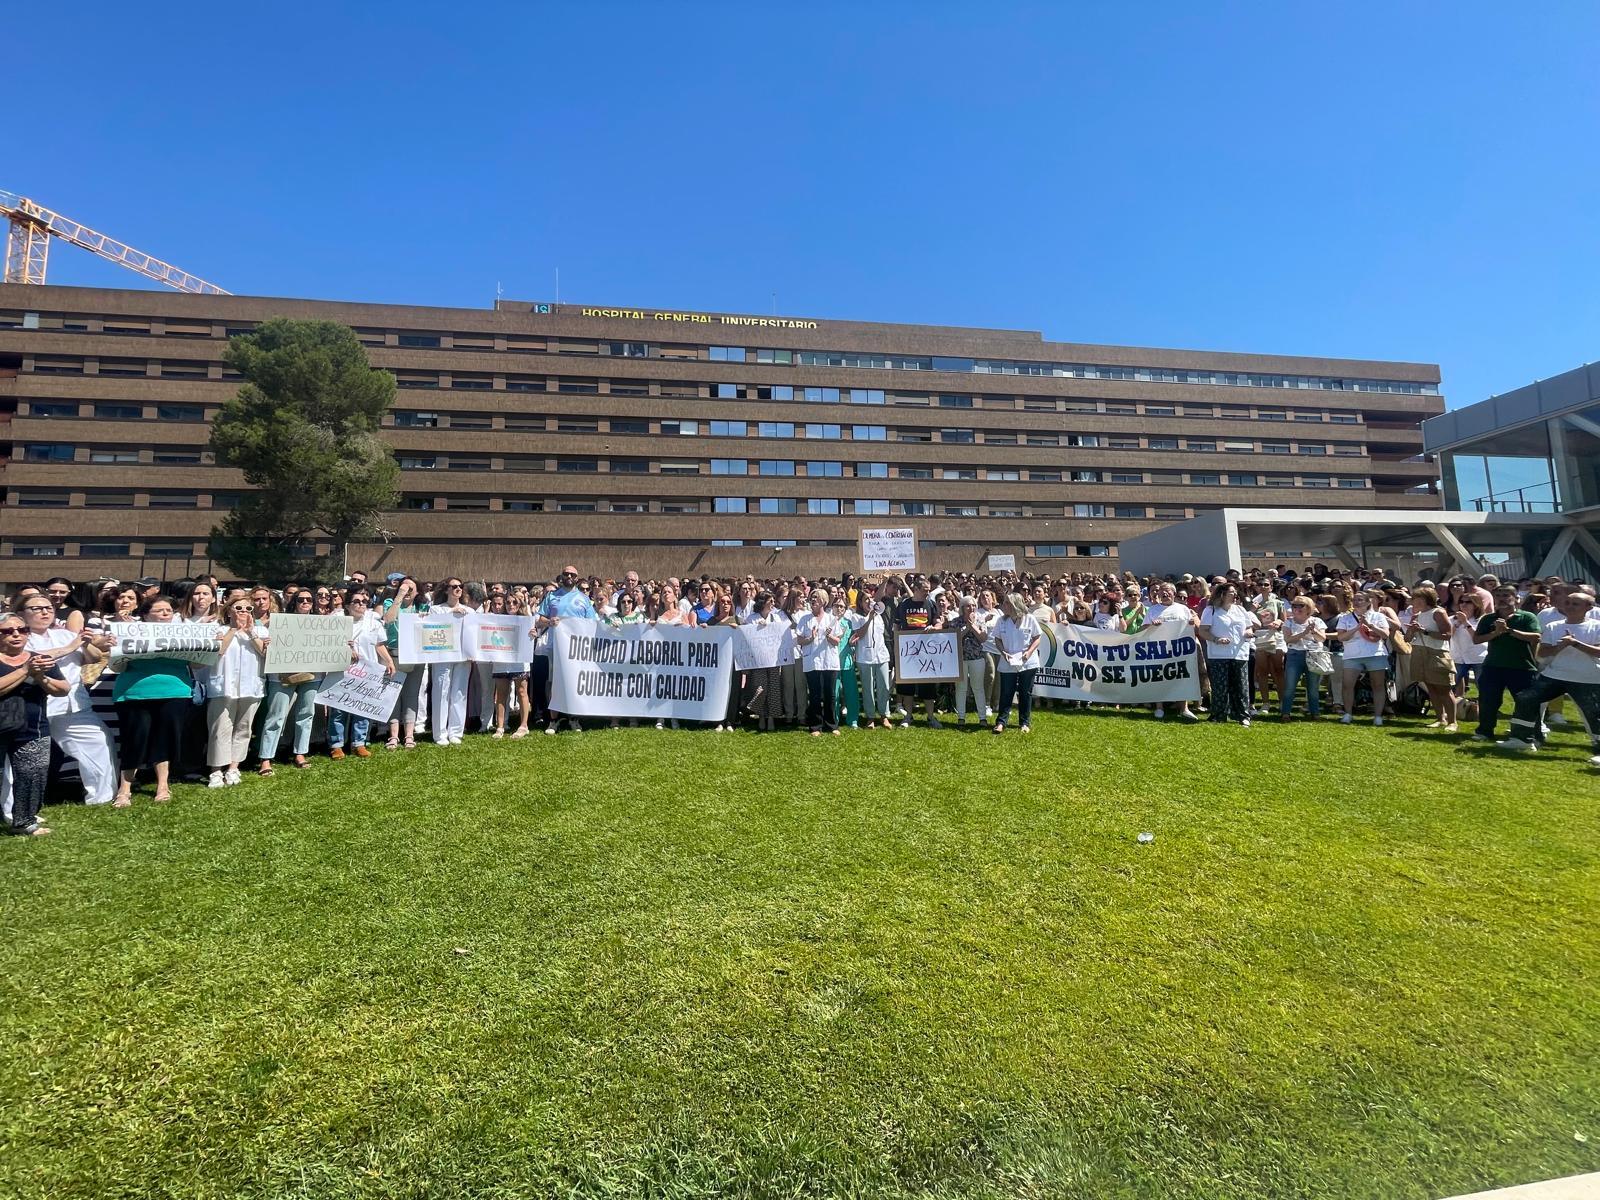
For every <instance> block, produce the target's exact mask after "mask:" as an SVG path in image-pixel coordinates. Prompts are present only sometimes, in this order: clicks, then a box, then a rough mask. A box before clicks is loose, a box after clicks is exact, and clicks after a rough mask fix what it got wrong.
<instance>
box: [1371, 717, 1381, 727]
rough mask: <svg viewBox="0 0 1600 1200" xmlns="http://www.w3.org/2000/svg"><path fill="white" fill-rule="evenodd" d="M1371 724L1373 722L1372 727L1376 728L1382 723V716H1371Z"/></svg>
mask: <svg viewBox="0 0 1600 1200" xmlns="http://www.w3.org/2000/svg"><path fill="white" fill-rule="evenodd" d="M1372 724H1373V726H1374V728H1376V727H1377V726H1379V725H1382V724H1383V718H1382V717H1373V718H1372Z"/></svg>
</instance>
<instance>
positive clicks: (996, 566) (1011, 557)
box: [989, 554, 1017, 571]
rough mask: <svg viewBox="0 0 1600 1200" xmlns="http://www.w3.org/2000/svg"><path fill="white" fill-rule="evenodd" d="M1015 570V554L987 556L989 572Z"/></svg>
mask: <svg viewBox="0 0 1600 1200" xmlns="http://www.w3.org/2000/svg"><path fill="white" fill-rule="evenodd" d="M1016 569H1017V556H1016V555H1015V554H991V555H989V570H991V571H1015V570H1016Z"/></svg>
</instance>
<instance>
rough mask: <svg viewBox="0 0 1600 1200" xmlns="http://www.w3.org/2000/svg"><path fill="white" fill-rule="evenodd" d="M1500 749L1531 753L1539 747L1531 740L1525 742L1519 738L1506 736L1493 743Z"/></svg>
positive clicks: (1517, 752)
mask: <svg viewBox="0 0 1600 1200" xmlns="http://www.w3.org/2000/svg"><path fill="white" fill-rule="evenodd" d="M1495 745H1496V746H1498V747H1499V748H1500V749H1502V750H1510V751H1511V752H1512V753H1514V754H1533V753H1534V752H1535V751H1537V750H1538V749H1539V747H1537V746H1535V745H1534V744H1533V743H1532V742H1525V741H1523V740H1522V739H1521V738H1516V737H1508V738H1506V739H1504V740H1503V741H1499V742H1496V743H1495Z"/></svg>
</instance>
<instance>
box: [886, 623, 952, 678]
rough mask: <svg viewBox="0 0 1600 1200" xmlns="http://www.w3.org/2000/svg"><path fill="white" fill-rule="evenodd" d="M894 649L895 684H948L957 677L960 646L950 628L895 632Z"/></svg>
mask: <svg viewBox="0 0 1600 1200" xmlns="http://www.w3.org/2000/svg"><path fill="white" fill-rule="evenodd" d="M894 649H895V656H894V681H895V682H896V683H948V682H951V681H953V680H956V679H960V678H961V647H960V645H959V639H958V636H957V634H956V631H955V630H954V629H936V630H934V631H932V632H930V633H897V634H895V638H894Z"/></svg>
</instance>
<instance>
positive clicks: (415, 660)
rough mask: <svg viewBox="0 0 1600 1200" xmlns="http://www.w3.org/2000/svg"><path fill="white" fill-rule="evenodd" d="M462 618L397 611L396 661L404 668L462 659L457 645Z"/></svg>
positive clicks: (461, 649) (463, 657)
mask: <svg viewBox="0 0 1600 1200" xmlns="http://www.w3.org/2000/svg"><path fill="white" fill-rule="evenodd" d="M463 619H464V618H460V617H452V616H450V615H449V614H448V613H442V614H439V615H435V614H433V613H401V614H400V626H399V630H400V661H401V662H402V663H404V664H405V665H406V666H408V667H414V666H417V665H418V664H419V663H434V662H442V663H453V662H464V661H466V657H467V654H466V651H465V650H464V649H463V648H462V645H461V623H462V620H463Z"/></svg>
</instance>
